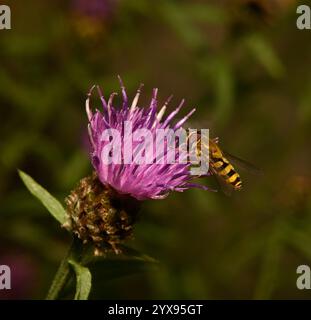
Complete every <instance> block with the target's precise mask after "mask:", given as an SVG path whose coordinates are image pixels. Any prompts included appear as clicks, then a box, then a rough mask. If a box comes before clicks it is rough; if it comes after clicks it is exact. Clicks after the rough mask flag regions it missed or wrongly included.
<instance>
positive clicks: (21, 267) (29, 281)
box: [0, 247, 39, 299]
mask: <svg viewBox="0 0 311 320" xmlns="http://www.w3.org/2000/svg"><path fill="white" fill-rule="evenodd" d="M3 248H4V247H3ZM0 265H7V266H8V267H9V268H10V269H11V289H9V290H6V289H3V290H0V299H25V298H26V297H29V296H30V295H32V294H33V292H34V291H35V290H36V289H37V283H38V281H39V274H38V268H37V265H36V264H35V262H34V260H33V258H32V257H31V256H30V255H28V254H26V253H24V252H20V251H16V250H15V249H11V248H9V249H8V248H5V249H1V250H0Z"/></svg>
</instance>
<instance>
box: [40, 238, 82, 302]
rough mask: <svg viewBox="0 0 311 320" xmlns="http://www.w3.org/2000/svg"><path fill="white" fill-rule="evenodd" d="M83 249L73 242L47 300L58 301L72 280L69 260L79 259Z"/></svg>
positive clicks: (76, 242)
mask: <svg viewBox="0 0 311 320" xmlns="http://www.w3.org/2000/svg"><path fill="white" fill-rule="evenodd" d="M80 249H81V244H80V243H78V241H76V240H75V239H74V240H73V241H72V243H71V245H70V247H69V250H68V252H67V254H66V256H65V257H64V258H63V260H62V262H61V263H60V265H59V267H58V270H57V272H56V275H55V277H54V279H53V282H52V285H51V287H50V289H49V292H48V294H47V296H46V300H56V299H57V298H59V295H60V293H61V292H62V290H63V288H64V287H65V285H66V283H67V281H68V280H69V278H70V266H69V263H68V260H69V259H71V258H73V257H74V258H76V259H77V258H78V256H79V253H80Z"/></svg>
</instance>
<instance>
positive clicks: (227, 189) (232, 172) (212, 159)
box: [196, 136, 261, 195]
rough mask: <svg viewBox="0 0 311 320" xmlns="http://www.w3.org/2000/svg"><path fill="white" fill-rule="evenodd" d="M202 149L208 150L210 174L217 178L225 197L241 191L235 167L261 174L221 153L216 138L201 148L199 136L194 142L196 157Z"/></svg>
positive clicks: (231, 156) (225, 153)
mask: <svg viewBox="0 0 311 320" xmlns="http://www.w3.org/2000/svg"><path fill="white" fill-rule="evenodd" d="M202 147H203V148H204V147H205V148H208V150H209V171H210V173H211V174H213V175H214V176H215V177H216V178H217V180H218V183H219V185H220V186H221V189H222V191H223V192H224V193H225V194H227V195H230V194H231V192H232V191H239V190H241V189H242V180H241V177H240V174H239V173H238V172H237V170H236V169H235V165H237V166H238V167H241V168H243V169H245V170H247V171H249V172H251V173H253V174H257V175H258V174H261V171H260V169H258V168H256V167H255V166H253V165H252V164H250V163H248V162H247V161H244V160H242V159H240V158H238V157H235V156H233V155H231V154H229V153H227V152H225V151H223V150H222V149H221V148H220V147H219V145H218V138H215V139H209V145H208V146H204V144H203V146H201V140H200V136H199V137H198V139H197V142H196V148H197V154H198V156H199V155H200V153H201V148H202Z"/></svg>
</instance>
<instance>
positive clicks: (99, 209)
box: [64, 172, 139, 255]
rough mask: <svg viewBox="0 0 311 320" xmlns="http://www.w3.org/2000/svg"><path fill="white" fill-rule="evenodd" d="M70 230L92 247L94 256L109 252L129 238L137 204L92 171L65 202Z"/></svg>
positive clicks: (116, 248)
mask: <svg viewBox="0 0 311 320" xmlns="http://www.w3.org/2000/svg"><path fill="white" fill-rule="evenodd" d="M65 202H66V205H67V214H68V216H69V219H68V221H69V223H68V224H66V225H64V227H65V228H66V229H68V230H70V231H72V232H73V233H74V234H75V235H76V236H77V237H78V238H80V239H81V240H82V242H83V243H91V244H93V245H94V246H95V251H94V253H95V255H100V254H103V253H105V252H108V251H111V250H113V251H114V252H115V253H121V249H120V244H121V243H122V242H123V241H125V240H127V239H130V238H131V237H132V235H133V225H134V223H135V221H136V219H137V214H138V210H139V201H138V200H136V199H134V198H132V197H129V196H126V195H122V194H119V193H117V192H116V191H114V190H113V189H111V188H108V187H106V186H104V185H103V184H102V183H101V182H100V181H99V179H98V177H97V174H96V173H95V172H94V173H93V174H92V175H91V176H88V177H85V178H83V179H82V180H80V182H79V183H78V185H77V187H76V188H75V189H74V190H72V191H71V193H70V195H69V196H68V197H67V198H66V199H65Z"/></svg>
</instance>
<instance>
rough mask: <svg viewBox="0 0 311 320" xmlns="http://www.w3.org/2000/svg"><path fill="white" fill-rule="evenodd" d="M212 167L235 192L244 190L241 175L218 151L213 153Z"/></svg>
mask: <svg viewBox="0 0 311 320" xmlns="http://www.w3.org/2000/svg"><path fill="white" fill-rule="evenodd" d="M211 167H212V168H213V169H214V171H215V172H216V174H218V175H219V176H220V177H221V178H222V179H224V181H225V182H226V183H227V184H230V185H231V186H232V187H233V188H234V189H235V190H240V189H241V188H242V181H241V178H240V175H239V174H238V173H237V172H236V171H235V169H234V167H233V166H232V164H231V163H230V162H229V161H228V160H227V159H226V158H225V157H224V156H223V155H222V153H221V152H220V151H219V150H217V151H215V152H212V153H211Z"/></svg>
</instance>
